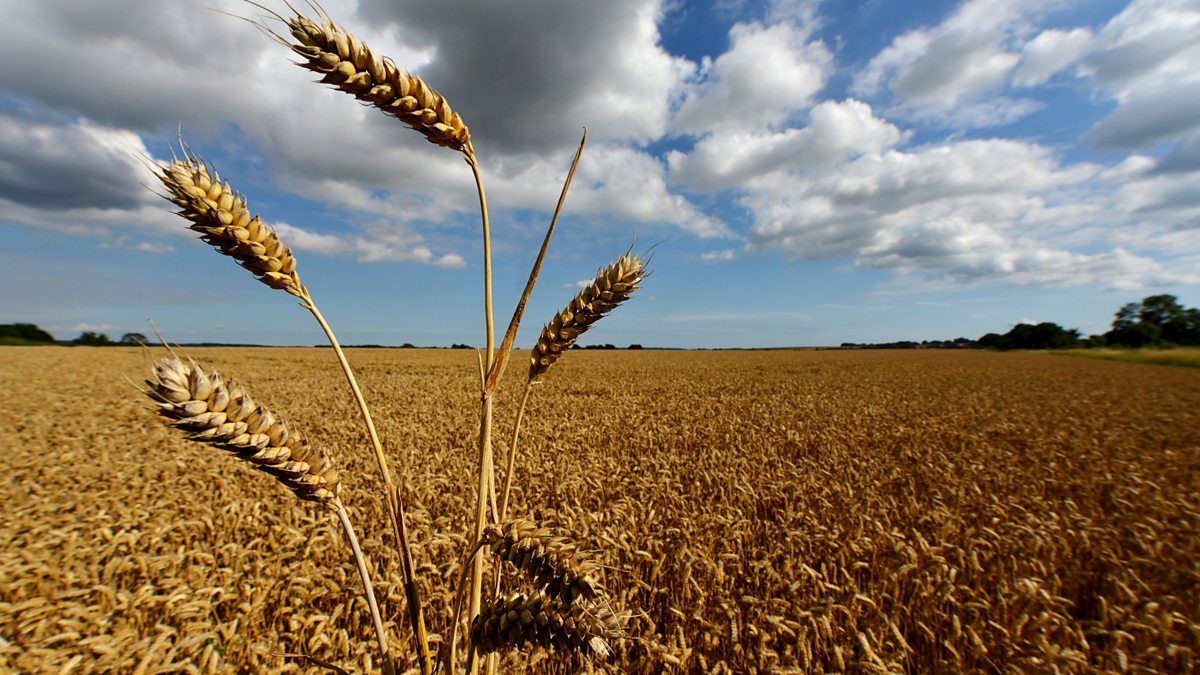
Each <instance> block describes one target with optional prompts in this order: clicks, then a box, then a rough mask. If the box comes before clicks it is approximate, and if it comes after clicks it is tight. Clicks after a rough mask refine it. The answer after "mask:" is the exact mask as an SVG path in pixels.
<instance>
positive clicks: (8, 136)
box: [0, 114, 149, 210]
mask: <svg viewBox="0 0 1200 675" xmlns="http://www.w3.org/2000/svg"><path fill="white" fill-rule="evenodd" d="M140 145H141V143H140V141H139V140H138V139H137V137H136V136H134V135H133V134H130V133H128V132H122V131H115V130H112V129H106V128H102V127H97V126H94V125H90V124H87V123H64V124H58V125H53V124H40V123H36V122H32V121H30V120H25V119H21V118H18V117H15V116H12V115H7V114H0V199H5V200H8V201H10V202H13V203H16V204H21V205H24V206H29V207H33V208H39V209H49V210H66V209H75V208H98V209H132V208H135V207H136V206H137V205H138V204H140V203H143V202H145V201H146V199H147V197H148V196H149V191H148V190H146V188H144V187H143V186H141V185H140V184H139V183H138V177H139V175H140V174H139V173H138V172H137V171H136V170H135V168H134V166H133V165H134V163H135V162H136V161H137V160H136V159H135V157H134V153H135V152H137V151H138V150H139V149H140Z"/></svg>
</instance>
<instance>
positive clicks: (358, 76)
mask: <svg viewBox="0 0 1200 675" xmlns="http://www.w3.org/2000/svg"><path fill="white" fill-rule="evenodd" d="M267 11H270V10H267ZM293 11H294V10H293ZM271 13H272V14H274V16H275V17H276V18H277V19H279V20H280V21H282V22H283V23H284V25H286V26H287V28H288V32H289V33H291V35H292V37H293V38H295V40H296V41H295V42H290V41H288V40H287V39H286V38H284V37H282V36H280V35H278V34H277V33H275V32H274V31H272V30H271V29H270V28H269V27H267V26H265V25H263V24H257V25H258V27H259V28H260V29H262V30H263V31H264V32H266V33H267V34H268V35H271V36H272V37H274V38H275V39H277V40H278V41H280V42H281V43H283V44H284V45H286V46H287V47H288V48H289V49H291V50H292V51H293V52H295V53H296V54H297V55H298V56H299V57H300V58H301V61H300V62H299V63H298V64H297V65H299V66H301V67H303V68H307V69H309V70H311V71H313V72H316V73H319V74H320V75H321V80H320V81H321V83H322V84H327V85H330V86H331V87H333V88H334V89H337V90H339V91H344V92H346V93H347V94H350V95H351V96H353V97H354V98H357V99H358V100H360V101H363V102H364V103H368V104H370V105H373V106H375V107H376V108H379V109H380V110H382V111H383V112H385V113H387V114H388V115H391V116H393V117H395V118H397V119H399V120H400V121H402V122H404V123H405V124H407V125H409V126H410V127H412V128H413V129H416V130H417V131H419V132H420V133H421V134H423V135H424V136H425V138H426V139H428V140H429V142H430V143H434V144H436V145H440V146H442V147H446V148H450V149H451V150H459V151H461V152H465V153H468V154H473V153H471V150H470V147H471V132H470V130H469V129H468V128H467V124H466V123H465V122H463V119H462V117H461V116H460V115H459V114H458V113H456V112H454V110H453V109H451V108H450V104H449V103H447V102H446V98H445V97H444V96H442V95H441V94H439V93H437V92H436V91H434V90H433V89H432V88H431V87H430V86H429V85H427V84H425V82H424V80H422V79H421V78H419V77H417V76H416V75H413V74H411V73H408V72H406V71H403V70H401V69H400V68H398V67H397V66H396V64H394V63H392V61H391V60H390V59H387V58H383V57H381V56H379V55H378V54H376V53H375V52H374V51H372V50H371V48H370V47H368V46H367V45H366V43H364V42H363V41H361V40H359V39H358V38H356V37H355V36H354V35H353V34H352V33H350V32H348V31H346V30H345V29H344V28H342V27H341V26H339V25H337V24H335V23H333V21H331V20H330V19H329V17H327V16H321V17H319V23H318V22H317V21H314V20H312V19H310V18H308V17H306V16H304V15H302V14H300V13H299V12H295V13H294V16H290V17H284V16H280V15H279V14H275V13H274V12H271Z"/></svg>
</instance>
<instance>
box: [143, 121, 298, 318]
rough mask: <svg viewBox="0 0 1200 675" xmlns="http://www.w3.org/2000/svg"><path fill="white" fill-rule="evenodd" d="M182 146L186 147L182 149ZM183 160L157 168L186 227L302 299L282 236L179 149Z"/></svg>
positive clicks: (293, 262) (203, 164) (217, 176)
mask: <svg viewBox="0 0 1200 675" xmlns="http://www.w3.org/2000/svg"><path fill="white" fill-rule="evenodd" d="M181 145H182V144H181ZM181 154H182V156H183V157H182V159H179V158H176V159H175V160H174V161H172V162H171V163H170V164H167V165H165V166H159V167H158V172H157V176H158V178H159V180H161V181H162V184H163V186H164V187H165V188H166V189H167V192H169V193H170V194H169V195H168V196H167V199H169V200H170V201H171V202H172V203H174V204H175V205H176V206H178V207H179V208H180V211H179V212H178V213H179V215H181V216H183V217H184V218H186V219H187V220H189V221H191V223H192V224H191V225H189V226H188V227H189V228H190V229H192V230H194V231H196V232H199V233H200V238H201V239H202V240H204V241H205V242H206V243H208V244H211V245H212V246H214V247H216V249H217V250H218V251H220V252H221V253H223V254H224V255H227V256H229V257H231V258H233V259H234V260H236V261H238V264H240V265H241V266H242V267H244V268H246V269H247V270H250V272H251V273H253V274H254V276H255V277H257V278H258V280H259V281H261V282H263V283H264V284H266V285H268V286H270V287H271V288H275V289H279V290H284V291H287V292H288V293H291V294H292V295H294V296H296V297H301V298H302V297H304V289H303V287H302V286H301V285H300V275H299V274H297V273H296V258H295V257H294V256H293V255H292V251H291V249H289V248H288V247H287V246H286V245H284V243H283V242H282V241H280V240H279V237H278V235H276V234H275V232H274V231H273V230H272V229H271V228H269V227H267V226H266V225H265V224H264V223H263V222H262V220H261V219H260V218H259V217H258V216H257V215H251V214H250V210H249V209H248V208H247V207H246V198H245V197H244V196H242V194H241V193H239V192H236V191H235V190H233V189H232V188H231V187H230V186H229V182H228V181H226V182H224V183H222V182H221V176H220V174H218V173H217V171H216V169H212V170H211V171H210V165H209V164H207V163H206V162H204V160H203V159H201V158H200V157H199V156H198V155H196V154H195V153H193V152H191V151H190V150H188V148H187V147H186V146H183V147H182V148H181Z"/></svg>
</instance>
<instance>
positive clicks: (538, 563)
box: [481, 519, 604, 602]
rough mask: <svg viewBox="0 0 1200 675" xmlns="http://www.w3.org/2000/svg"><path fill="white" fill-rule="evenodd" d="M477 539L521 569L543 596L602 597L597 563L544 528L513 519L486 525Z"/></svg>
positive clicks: (566, 598)
mask: <svg viewBox="0 0 1200 675" xmlns="http://www.w3.org/2000/svg"><path fill="white" fill-rule="evenodd" d="M481 541H482V542H484V544H486V545H487V546H489V547H491V552H492V555H493V556H495V557H496V558H499V559H500V560H505V561H508V562H509V563H511V564H512V565H513V566H514V567H516V568H517V569H519V570H521V571H522V572H524V573H525V574H526V576H528V577H529V578H530V580H532V581H533V583H534V586H535V587H536V588H538V589H541V590H542V591H543V592H544V593H545V594H546V595H547V596H550V597H552V598H559V599H562V600H564V601H566V602H573V601H574V600H576V599H578V598H583V599H585V600H593V601H594V600H600V599H603V598H604V587H603V585H601V583H600V581H599V579H598V574H599V571H600V566H599V565H598V564H596V563H595V562H594V561H592V560H590V559H588V557H587V556H586V555H585V554H584V553H583V552H581V551H579V550H578V548H577V547H576V546H575V544H573V543H571V542H570V541H568V540H567V539H563V538H562V537H556V536H554V534H553V533H552V532H551V531H550V530H549V529H547V528H541V527H538V526H537V525H536V524H535V523H533V522H531V521H528V520H523V519H517V520H514V521H512V522H509V523H507V524H506V525H505V526H504V527H503V528H498V527H489V528H487V529H486V530H484V533H483V538H482V539H481Z"/></svg>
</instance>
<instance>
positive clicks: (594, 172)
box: [569, 146, 732, 238]
mask: <svg viewBox="0 0 1200 675" xmlns="http://www.w3.org/2000/svg"><path fill="white" fill-rule="evenodd" d="M569 204H570V208H571V211H572V212H573V213H576V214H584V215H614V216H617V217H625V218H632V219H636V220H640V221H643V222H651V223H653V222H659V223H670V224H672V225H675V226H677V227H679V228H681V229H683V230H684V231H686V232H690V233H691V234H694V235H696V236H697V237H701V238H711V237H730V236H732V232H731V230H730V229H729V227H728V226H727V225H726V224H725V223H723V222H722V221H721V220H720V219H718V218H715V217H713V216H710V215H708V214H705V213H703V212H701V211H700V210H699V209H697V208H696V207H695V206H694V205H693V204H692V203H691V202H689V201H688V200H687V199H685V198H684V197H682V196H680V195H678V194H674V193H672V192H671V191H670V190H669V189H668V188H667V181H666V171H665V167H664V166H663V163H662V162H660V161H659V160H657V159H655V158H654V157H652V156H650V155H649V154H646V153H644V152H641V151H639V150H634V149H632V148H626V147H620V146H600V147H593V148H591V149H590V150H589V151H588V153H587V154H586V155H585V156H584V159H583V160H582V161H581V162H580V164H579V170H578V173H577V174H576V177H575V182H574V183H573V184H572V187H571V195H570V197H569Z"/></svg>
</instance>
